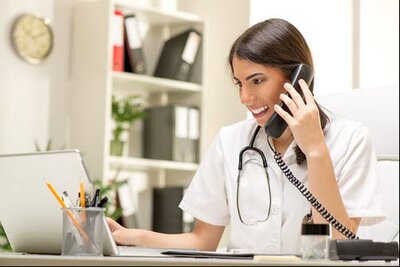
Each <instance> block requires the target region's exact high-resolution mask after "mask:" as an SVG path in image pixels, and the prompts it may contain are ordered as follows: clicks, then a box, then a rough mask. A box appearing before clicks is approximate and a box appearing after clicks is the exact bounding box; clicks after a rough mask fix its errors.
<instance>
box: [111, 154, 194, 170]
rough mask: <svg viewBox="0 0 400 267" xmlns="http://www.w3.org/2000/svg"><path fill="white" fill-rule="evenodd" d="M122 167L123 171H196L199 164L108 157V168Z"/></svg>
mask: <svg viewBox="0 0 400 267" xmlns="http://www.w3.org/2000/svg"><path fill="white" fill-rule="evenodd" d="M120 167H122V168H123V170H130V171H133V170H139V171H140V170H142V171H151V170H153V171H154V170H160V169H162V170H174V171H189V172H195V171H197V169H198V167H199V164H197V163H188V162H175V161H168V160H156V159H144V158H128V157H114V156H110V168H111V169H117V168H120Z"/></svg>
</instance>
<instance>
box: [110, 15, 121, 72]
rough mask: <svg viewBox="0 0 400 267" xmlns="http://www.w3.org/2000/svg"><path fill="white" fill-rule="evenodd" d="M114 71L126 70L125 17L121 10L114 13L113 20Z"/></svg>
mask: <svg viewBox="0 0 400 267" xmlns="http://www.w3.org/2000/svg"><path fill="white" fill-rule="evenodd" d="M112 44H113V65H112V69H113V71H123V70H124V17H123V14H122V12H121V11H120V10H115V11H114V17H113V20H112Z"/></svg>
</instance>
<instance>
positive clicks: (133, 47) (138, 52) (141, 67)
mask: <svg viewBox="0 0 400 267" xmlns="http://www.w3.org/2000/svg"><path fill="white" fill-rule="evenodd" d="M124 24H125V37H126V38H125V46H126V52H127V56H126V57H125V58H126V59H127V61H126V64H125V71H128V72H134V73H140V74H144V73H146V62H145V57H144V54H143V41H142V38H141V36H140V31H139V24H138V20H137V18H136V16H135V15H126V16H125V18H124Z"/></svg>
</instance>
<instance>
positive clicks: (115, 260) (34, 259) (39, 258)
mask: <svg viewBox="0 0 400 267" xmlns="http://www.w3.org/2000/svg"><path fill="white" fill-rule="evenodd" d="M0 265H3V266H4V265H7V266H13V265H14V266H15V265H29V266H39V265H40V266H50V265H51V266H57V265H58V266H59V265H64V266H65V265H81V266H99V265H102V266H117V265H125V266H128V265H129V266H139V265H140V266H146V265H153V266H154V265H159V266H180V265H186V266H199V265H203V266H204V265H225V266H249V265H252V266H257V265H263V266H277V265H280V266H332V265H336V266H349V265H351V266H399V261H395V262H390V263H386V262H384V261H370V262H358V261H352V262H343V261H303V260H300V261H253V260H222V259H194V258H172V257H171V258H168V257H161V258H156V257H153V258H149V257H65V256H58V255H32V254H29V255H22V254H14V253H0Z"/></svg>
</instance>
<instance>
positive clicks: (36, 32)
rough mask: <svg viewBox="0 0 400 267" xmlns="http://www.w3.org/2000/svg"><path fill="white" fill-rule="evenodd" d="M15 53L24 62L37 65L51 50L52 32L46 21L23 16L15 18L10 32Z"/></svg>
mask: <svg viewBox="0 0 400 267" xmlns="http://www.w3.org/2000/svg"><path fill="white" fill-rule="evenodd" d="M11 41H12V44H13V48H14V50H15V52H16V53H17V54H18V55H19V56H20V57H21V58H22V59H24V60H25V61H26V62H28V63H31V64H39V63H40V62H42V61H43V60H44V59H46V58H47V57H48V56H49V55H50V53H51V50H52V48H53V31H52V29H51V26H50V24H49V22H48V20H47V19H45V18H42V17H39V16H36V15H32V14H23V15H21V16H19V17H17V18H16V19H15V21H14V23H13V26H12V30H11Z"/></svg>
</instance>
